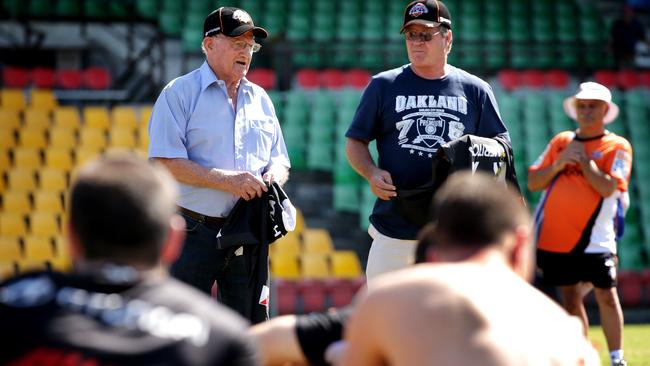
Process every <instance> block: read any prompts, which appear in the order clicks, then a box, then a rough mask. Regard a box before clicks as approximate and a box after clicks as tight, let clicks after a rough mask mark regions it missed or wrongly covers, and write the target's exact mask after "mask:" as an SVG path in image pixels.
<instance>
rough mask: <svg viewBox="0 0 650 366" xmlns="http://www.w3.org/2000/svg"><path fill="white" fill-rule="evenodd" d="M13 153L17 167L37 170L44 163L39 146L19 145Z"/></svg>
mask: <svg viewBox="0 0 650 366" xmlns="http://www.w3.org/2000/svg"><path fill="white" fill-rule="evenodd" d="M13 153H14V166H15V167H18V168H27V169H32V170H36V169H38V168H40V167H41V166H42V165H43V164H42V161H41V152H40V150H39V149H38V148H34V147H29V146H19V147H17V148H15V149H14V152H13Z"/></svg>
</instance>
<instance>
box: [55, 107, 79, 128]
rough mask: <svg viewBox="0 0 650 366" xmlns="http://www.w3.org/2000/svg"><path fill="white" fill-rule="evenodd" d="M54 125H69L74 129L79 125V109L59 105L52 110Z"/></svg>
mask: <svg viewBox="0 0 650 366" xmlns="http://www.w3.org/2000/svg"><path fill="white" fill-rule="evenodd" d="M54 126H56V127H69V128H72V129H74V130H75V131H76V130H78V129H79V127H81V119H80V118H79V111H78V110H77V107H74V106H61V107H57V108H56V109H55V110H54Z"/></svg>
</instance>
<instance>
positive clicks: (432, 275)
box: [342, 172, 599, 366]
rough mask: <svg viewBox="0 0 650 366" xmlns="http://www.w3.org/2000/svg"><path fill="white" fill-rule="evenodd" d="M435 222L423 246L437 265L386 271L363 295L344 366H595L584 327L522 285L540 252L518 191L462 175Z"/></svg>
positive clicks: (446, 190)
mask: <svg viewBox="0 0 650 366" xmlns="http://www.w3.org/2000/svg"><path fill="white" fill-rule="evenodd" d="M433 216H434V221H433V222H432V223H431V224H428V225H427V226H425V228H424V229H423V231H422V232H421V234H420V237H421V239H420V240H421V241H420V245H426V246H427V247H428V250H427V251H425V252H426V253H427V256H428V260H429V261H431V262H436V263H423V264H418V265H416V266H414V267H412V268H407V269H404V270H401V271H396V272H393V273H389V274H386V275H383V276H381V277H379V278H378V279H377V283H376V285H375V286H374V287H371V288H369V290H368V292H367V293H366V294H362V295H361V297H360V298H359V299H358V301H357V304H356V306H355V309H354V311H353V313H352V314H351V315H350V320H349V322H348V324H347V326H346V331H345V339H346V341H347V343H348V344H347V351H346V352H345V356H344V361H343V363H342V364H343V365H350V366H353V365H354V366H363V365H450V366H451V365H513V366H514V365H576V366H577V365H593V364H599V360H598V355H597V354H596V352H595V350H594V349H593V347H591V345H590V344H589V342H588V340H587V339H586V338H585V337H584V336H583V328H582V324H581V323H580V321H579V320H578V319H576V318H575V317H572V316H569V315H568V314H567V313H566V312H565V311H564V309H562V308H561V307H559V306H558V305H557V304H556V303H555V302H553V301H552V300H550V299H549V298H548V297H546V295H544V294H543V293H541V292H540V291H538V290H537V289H535V288H534V287H533V286H531V285H530V284H529V283H528V282H527V281H526V280H527V279H530V277H531V274H532V272H533V268H534V265H533V263H534V261H533V253H534V252H533V247H532V245H531V242H530V233H531V224H530V215H529V214H528V211H527V209H526V208H525V207H524V206H523V205H522V203H521V199H520V196H519V195H518V194H516V193H514V192H513V191H511V190H509V189H508V190H506V189H504V188H503V185H501V184H498V183H496V182H495V181H494V180H493V179H491V178H488V177H486V176H484V175H483V174H481V173H477V174H475V175H472V174H471V173H468V172H460V173H457V174H455V175H452V176H451V177H450V178H449V179H448V180H447V181H446V182H445V184H444V185H443V186H442V187H441V188H440V190H438V192H437V193H436V195H435V196H434V203H433ZM468 217H471V218H472V221H471V222H468V221H467V219H468ZM445 262H452V263H445Z"/></svg>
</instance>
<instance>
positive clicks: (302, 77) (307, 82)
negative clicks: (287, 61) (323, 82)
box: [296, 69, 320, 89]
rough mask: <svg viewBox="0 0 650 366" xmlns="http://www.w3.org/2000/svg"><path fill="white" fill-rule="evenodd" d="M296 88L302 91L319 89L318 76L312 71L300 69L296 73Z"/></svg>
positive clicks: (316, 72)
mask: <svg viewBox="0 0 650 366" xmlns="http://www.w3.org/2000/svg"><path fill="white" fill-rule="evenodd" d="M296 81H297V83H298V87H300V88H303V89H317V88H318V87H320V75H319V74H318V71H317V70H314V69H300V70H298V72H296Z"/></svg>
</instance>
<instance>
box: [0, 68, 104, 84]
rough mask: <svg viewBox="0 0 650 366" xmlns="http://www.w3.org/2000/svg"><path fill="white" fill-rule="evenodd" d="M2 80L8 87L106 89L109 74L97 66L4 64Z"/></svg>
mask: <svg viewBox="0 0 650 366" xmlns="http://www.w3.org/2000/svg"><path fill="white" fill-rule="evenodd" d="M2 82H3V85H4V86H5V87H8V88H26V87H29V86H32V87H34V88H41V89H52V88H58V89H95V90H97V89H108V88H109V87H110V86H111V82H112V80H111V74H110V72H109V71H108V69H106V68H104V67H99V66H93V67H88V68H86V69H84V70H58V69H53V68H50V67H45V66H41V67H35V68H33V69H27V68H24V67H15V66H5V67H4V68H3V69H2Z"/></svg>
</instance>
